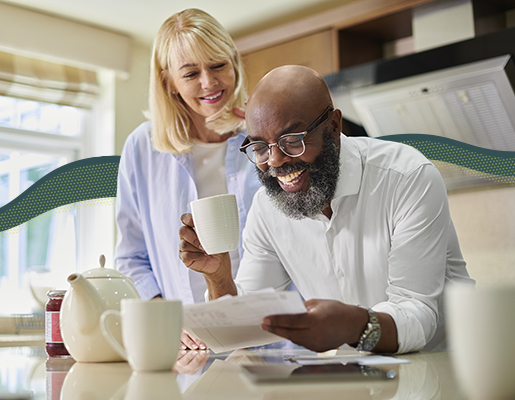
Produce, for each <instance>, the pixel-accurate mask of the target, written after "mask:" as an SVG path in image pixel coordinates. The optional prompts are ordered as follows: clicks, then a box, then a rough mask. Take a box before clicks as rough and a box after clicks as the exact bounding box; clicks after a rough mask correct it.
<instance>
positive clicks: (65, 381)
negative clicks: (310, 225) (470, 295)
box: [0, 346, 464, 400]
mask: <svg viewBox="0 0 515 400" xmlns="http://www.w3.org/2000/svg"><path fill="white" fill-rule="evenodd" d="M307 353H309V354H315V353H312V352H308V351H307V350H305V349H277V348H275V349H266V348H262V349H253V350H249V349H242V350H236V351H234V352H229V353H222V354H213V353H211V352H209V351H182V352H180V354H179V358H178V362H177V364H176V366H175V368H174V370H173V371H164V372H157V373H155V372H151V373H137V372H133V371H132V370H131V369H130V367H129V365H128V364H127V363H126V362H116V363H75V362H74V360H73V359H71V358H68V359H48V358H47V356H46V353H45V351H44V347H43V346H37V347H8V348H2V349H0V399H3V398H8V397H6V394H7V393H18V394H21V393H28V392H32V394H33V397H32V398H33V399H46V400H49V399H51V400H54V399H55V400H56V399H60V400H68V399H91V400H93V399H102V400H106V399H110V400H114V399H116V400H121V399H131V400H137V399H140V400H143V399H145V400H146V399H173V400H179V399H182V400H200V399H203V400H207V399H220V400H221V399H224V400H231V399H267V400H271V399H278V400H280V399H291V398H295V399H296V400H303V399H306V400H307V399H316V398H320V399H341V398H350V399H357V400H359V399H374V400H375V399H410V400H411V399H424V400H425V399H451V398H452V399H458V400H459V399H463V398H464V397H463V395H462V394H461V393H460V391H459V388H458V385H457V382H456V380H455V378H454V372H453V370H452V365H451V361H450V357H449V354H448V353H445V352H442V353H414V354H409V355H403V356H398V357H399V358H403V359H407V360H409V361H410V363H407V364H398V365H385V366H380V368H387V369H395V370H396V371H397V377H396V378H395V379H392V380H388V381H380V380H376V381H374V380H370V381H359V382H358V381H356V382H317V381H310V382H306V383H304V382H301V383H292V384H283V383H274V384H254V383H252V382H251V381H250V380H249V379H248V378H247V376H246V375H245V373H244V371H243V368H242V365H255V364H261V365H263V364H271V363H287V362H288V361H287V359H288V357H289V356H292V355H296V354H307ZM2 396H3V397H2Z"/></svg>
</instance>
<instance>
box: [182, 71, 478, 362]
mask: <svg viewBox="0 0 515 400" xmlns="http://www.w3.org/2000/svg"><path fill="white" fill-rule="evenodd" d="M246 122H247V131H248V137H247V139H246V140H245V141H244V143H243V144H242V151H244V152H245V153H246V154H247V156H248V158H249V160H250V161H252V162H253V163H255V164H256V166H257V172H258V176H259V178H260V180H261V182H262V184H263V187H262V188H261V189H260V190H259V191H258V192H257V193H256V195H255V197H254V201H253V204H252V207H251V210H250V212H249V216H248V220H247V225H246V228H245V230H244V232H243V246H244V250H245V253H244V256H243V259H242V262H241V265H240V269H239V271H238V274H237V276H236V281H234V280H233V279H232V277H231V274H230V273H231V269H230V260H229V257H228V256H227V254H221V255H214V256H207V255H205V253H204V252H203V251H202V249H201V247H200V244H199V242H198V238H197V237H196V235H195V232H194V230H193V229H192V227H193V223H192V219H191V215H190V214H185V215H183V217H182V221H183V223H184V225H185V226H183V227H182V228H181V230H180V236H181V238H182V241H181V245H180V257H181V259H182V260H183V262H184V263H185V265H186V266H188V267H189V268H192V269H194V270H196V271H200V272H202V273H203V274H204V277H205V279H206V282H207V286H208V291H209V297H210V298H211V299H214V298H218V297H220V296H222V295H225V294H231V295H236V294H241V293H245V292H251V291H255V290H259V289H263V288H265V287H274V288H275V289H277V290H283V289H285V288H287V287H288V285H289V284H290V282H291V281H293V282H294V283H295V285H296V287H297V288H298V290H299V292H300V293H301V294H302V296H303V297H304V298H306V299H308V301H307V302H306V308H307V309H308V312H307V313H305V314H297V315H274V316H269V317H267V318H265V319H264V321H263V325H262V328H263V329H265V330H268V331H270V332H272V333H275V334H277V335H280V336H283V337H285V338H287V339H290V340H291V341H293V342H295V343H297V344H300V345H302V346H304V347H307V348H309V349H312V350H315V351H325V350H328V349H333V348H336V347H338V346H340V345H342V344H344V343H348V344H350V345H353V346H356V347H357V348H358V349H359V350H373V351H375V352H399V353H402V352H409V351H416V350H421V349H425V350H429V349H434V348H440V347H438V346H439V345H441V344H442V343H443V339H444V318H443V305H442V293H443V289H444V285H445V284H446V283H448V282H450V281H469V282H473V281H472V280H471V279H470V277H469V275H468V273H467V270H466V267H465V262H464V261H463V258H462V255H461V252H460V249H459V245H458V241H457V236H456V232H455V230H454V226H453V224H452V221H451V217H450V214H449V208H448V203H447V194H446V189H445V185H444V183H443V180H442V178H441V176H440V174H439V172H438V170H437V169H436V168H435V167H434V165H433V164H431V163H430V162H429V161H428V160H427V159H426V158H425V157H424V156H423V155H422V154H420V153H419V152H418V151H417V150H415V149H413V148H411V147H409V146H406V145H403V144H398V143H391V142H386V141H382V140H377V139H371V138H348V137H346V136H345V135H342V134H341V112H340V111H339V110H335V109H333V108H332V100H331V96H330V92H329V90H328V88H327V86H326V84H325V82H324V80H323V78H322V77H321V76H320V75H318V74H317V73H316V72H315V71H313V70H311V69H309V68H306V67H301V66H284V67H279V68H276V69H274V70H272V71H271V72H270V73H268V74H267V75H266V76H265V77H264V78H263V79H262V80H261V81H260V82H259V84H258V85H257V86H256V88H255V89H254V92H253V93H252V96H251V97H250V99H249V101H248V104H247V112H246Z"/></svg>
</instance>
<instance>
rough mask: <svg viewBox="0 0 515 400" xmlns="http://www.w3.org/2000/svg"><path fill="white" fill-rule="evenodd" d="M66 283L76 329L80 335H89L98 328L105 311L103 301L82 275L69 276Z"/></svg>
mask: <svg viewBox="0 0 515 400" xmlns="http://www.w3.org/2000/svg"><path fill="white" fill-rule="evenodd" d="M68 283H69V284H70V286H71V290H70V291H71V293H70V295H71V296H72V297H73V303H74V304H73V313H75V314H76V315H75V316H74V317H75V320H76V321H77V328H78V329H79V331H80V332H81V333H82V334H89V333H91V332H93V331H94V330H95V329H97V328H98V321H99V319H100V316H101V315H102V313H103V312H104V311H105V306H104V301H103V300H102V298H101V296H100V294H99V293H98V291H97V289H96V288H95V286H93V285H92V284H91V283H90V282H89V281H88V280H87V279H86V278H85V277H84V276H83V275H81V274H77V273H75V274H71V275H70V276H69V277H68Z"/></svg>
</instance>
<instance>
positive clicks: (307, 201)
mask: <svg viewBox="0 0 515 400" xmlns="http://www.w3.org/2000/svg"><path fill="white" fill-rule="evenodd" d="M256 169H257V173H258V177H259V180H260V181H261V183H262V184H263V186H264V187H265V190H266V193H267V195H268V196H269V197H270V199H271V200H272V202H273V203H274V205H275V206H276V207H277V208H278V209H279V210H280V211H282V212H283V213H284V214H286V216H287V217H289V218H293V219H303V218H314V217H315V216H316V215H318V214H320V213H321V212H322V211H323V210H324V209H325V208H326V207H327V206H328V205H329V203H330V202H331V200H332V199H333V196H334V193H335V191H336V185H337V183H338V176H339V174H340V154H339V152H338V148H337V147H336V144H335V143H334V139H333V138H332V135H331V132H329V130H327V129H326V130H325V131H324V143H323V147H322V151H321V152H320V154H319V155H318V157H317V158H316V159H315V161H314V162H313V163H312V164H310V163H307V162H304V161H299V162H296V163H292V164H284V165H282V166H281V167H278V168H275V167H269V168H268V169H267V170H266V171H265V172H263V171H261V170H260V169H259V168H256ZM304 169H306V170H307V171H308V172H309V178H310V180H309V187H308V189H307V190H306V191H302V190H300V191H298V192H286V191H284V190H283V189H282V188H281V186H280V185H279V183H278V182H277V178H276V176H277V175H288V174H291V173H293V172H297V171H302V170H304Z"/></svg>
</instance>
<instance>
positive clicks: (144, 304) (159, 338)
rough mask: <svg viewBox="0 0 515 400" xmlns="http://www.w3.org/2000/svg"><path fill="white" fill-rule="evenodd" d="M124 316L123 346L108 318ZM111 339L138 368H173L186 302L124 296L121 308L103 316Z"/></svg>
mask: <svg viewBox="0 0 515 400" xmlns="http://www.w3.org/2000/svg"><path fill="white" fill-rule="evenodd" d="M113 316H115V317H116V316H117V317H118V318H121V324H122V339H123V345H122V344H121V343H119V342H118V340H117V339H116V338H115V337H114V335H113V334H112V333H111V331H110V330H109V324H107V319H108V318H110V317H113ZM100 327H101V329H102V333H103V334H104V336H105V338H106V339H107V341H108V342H109V343H110V344H111V345H112V346H113V348H114V349H115V350H116V352H117V353H118V354H120V356H121V357H122V358H123V359H125V360H127V361H128V362H129V365H130V366H131V368H132V369H133V370H135V371H163V370H171V369H172V367H173V365H174V364H175V361H176V360H177V353H178V351H179V345H180V343H181V331H182V303H181V302H180V301H171V300H163V299H155V300H147V301H145V300H141V299H123V300H122V301H121V311H117V310H107V311H105V312H104V313H103V314H102V316H101V318H100Z"/></svg>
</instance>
